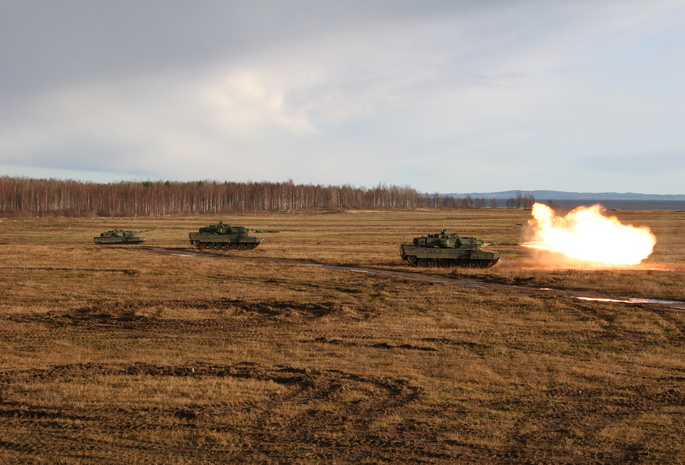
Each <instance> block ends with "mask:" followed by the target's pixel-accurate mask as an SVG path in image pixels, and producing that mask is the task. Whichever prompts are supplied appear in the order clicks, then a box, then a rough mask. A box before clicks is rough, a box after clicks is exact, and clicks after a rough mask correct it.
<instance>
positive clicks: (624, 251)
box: [521, 203, 656, 265]
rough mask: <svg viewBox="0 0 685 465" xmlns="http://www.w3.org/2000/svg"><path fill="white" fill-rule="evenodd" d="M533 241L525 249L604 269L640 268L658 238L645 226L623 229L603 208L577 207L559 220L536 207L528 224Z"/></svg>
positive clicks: (594, 206) (538, 206)
mask: <svg viewBox="0 0 685 465" xmlns="http://www.w3.org/2000/svg"><path fill="white" fill-rule="evenodd" d="M528 225H529V226H530V227H531V228H532V233H533V240H532V241H531V242H527V243H524V244H521V245H523V246H524V247H530V248H534V249H538V250H545V251H549V252H555V253H557V254H562V255H563V256H565V257H569V258H570V259H575V260H578V261H584V262H592V263H596V264H603V265H637V264H639V263H640V262H642V260H644V259H646V258H647V257H649V255H650V254H651V253H652V251H653V250H654V245H655V244H656V237H655V236H654V234H652V232H651V230H650V229H649V228H648V227H646V226H641V227H634V226H631V225H623V224H621V222H620V221H619V220H618V219H617V218H616V217H613V216H611V217H609V216H604V215H603V212H602V206H601V205H593V206H592V207H578V208H576V209H575V210H573V211H571V212H570V213H569V214H568V215H566V216H564V217H558V216H556V215H555V213H554V211H553V210H552V209H551V208H550V207H548V206H547V205H544V204H541V203H536V204H535V205H533V219H531V220H529V221H528Z"/></svg>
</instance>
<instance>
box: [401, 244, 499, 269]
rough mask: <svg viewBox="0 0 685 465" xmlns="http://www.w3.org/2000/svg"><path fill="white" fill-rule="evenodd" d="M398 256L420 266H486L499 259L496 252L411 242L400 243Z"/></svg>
mask: <svg viewBox="0 0 685 465" xmlns="http://www.w3.org/2000/svg"><path fill="white" fill-rule="evenodd" d="M400 256H401V257H402V259H403V260H406V261H407V262H408V263H409V264H410V265H413V266H422V267H443V268H448V267H455V266H463V267H472V268H488V267H491V266H492V265H494V264H495V263H497V262H498V261H499V254H498V253H497V252H488V251H485V250H478V249H471V248H441V247H422V246H417V245H412V244H402V245H400Z"/></svg>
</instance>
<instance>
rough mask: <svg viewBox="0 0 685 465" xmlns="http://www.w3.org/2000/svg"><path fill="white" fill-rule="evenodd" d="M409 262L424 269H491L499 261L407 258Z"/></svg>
mask: <svg viewBox="0 0 685 465" xmlns="http://www.w3.org/2000/svg"><path fill="white" fill-rule="evenodd" d="M406 260H407V262H409V264H410V265H412V266H418V267H422V268H454V267H464V268H490V267H491V266H493V265H494V264H495V263H497V262H498V261H499V259H493V260H490V259H463V260H457V259H451V258H416V257H414V256H411V255H410V256H407V258H406Z"/></svg>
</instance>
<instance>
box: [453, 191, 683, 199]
mask: <svg viewBox="0 0 685 465" xmlns="http://www.w3.org/2000/svg"><path fill="white" fill-rule="evenodd" d="M519 192H520V193H522V194H532V195H533V197H535V198H536V199H537V200H540V201H546V200H574V201H576V200H586V201H593V202H595V201H596V202H601V201H604V200H624V201H634V200H638V201H680V202H685V195H682V194H678V195H659V194H638V193H634V192H625V193H618V192H601V193H592V192H563V191H546V190H535V191H501V192H471V193H465V194H445V195H446V196H449V197H457V198H464V197H466V196H467V195H470V196H471V197H473V198H481V199H488V200H489V199H509V198H512V197H516V195H517V194H518V193H519Z"/></svg>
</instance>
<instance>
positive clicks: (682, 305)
mask: <svg viewBox="0 0 685 465" xmlns="http://www.w3.org/2000/svg"><path fill="white" fill-rule="evenodd" d="M139 250H147V251H150V252H156V253H162V254H166V255H174V256H181V257H207V256H208V257H227V256H226V255H218V254H211V253H204V252H187V251H186V249H165V248H160V247H144V248H140V249H139ZM179 250H182V251H185V252H178V251H179ZM230 258H237V259H240V260H252V261H263V262H269V263H291V264H298V265H301V266H313V267H322V268H332V269H343V270H347V271H350V272H353V273H365V274H370V275H375V276H385V277H388V278H399V279H406V280H410V281H420V282H428V283H432V284H446V285H452V286H462V287H472V288H480V289H517V290H520V291H524V292H536V293H545V294H547V295H549V294H555V295H557V296H560V297H567V298H571V299H576V300H580V301H594V302H614V303H624V304H628V305H640V304H647V305H659V306H668V307H670V308H673V309H676V310H685V302H680V301H675V300H662V299H645V298H635V297H618V298H617V297H611V296H607V295H603V294H600V293H593V294H592V295H584V296H583V295H578V294H579V293H578V292H575V291H568V290H564V289H553V288H539V287H532V286H525V285H517V284H502V283H493V282H486V281H482V280H477V279H464V278H452V277H445V276H436V275H430V274H425V273H413V272H403V271H389V270H384V269H378V268H364V267H357V266H350V265H327V264H322V263H314V262H310V261H306V260H299V259H284V258H281V259H275V258H274V259H272V258H262V257H236V256H230Z"/></svg>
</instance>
